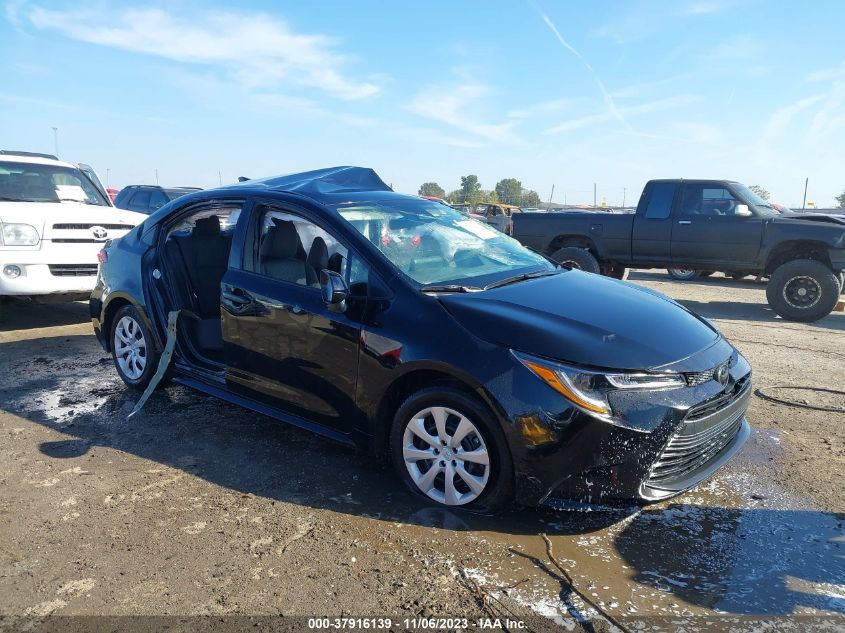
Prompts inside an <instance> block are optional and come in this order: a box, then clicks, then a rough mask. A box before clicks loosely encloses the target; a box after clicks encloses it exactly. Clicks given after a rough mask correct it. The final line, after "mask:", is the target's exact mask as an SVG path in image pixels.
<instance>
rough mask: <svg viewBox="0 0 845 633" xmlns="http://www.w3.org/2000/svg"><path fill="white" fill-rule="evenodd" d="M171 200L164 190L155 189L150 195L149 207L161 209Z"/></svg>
mask: <svg viewBox="0 0 845 633" xmlns="http://www.w3.org/2000/svg"><path fill="white" fill-rule="evenodd" d="M168 202H169V200H168V199H167V196H165V195H164V192H162V191H153V192H152V193H151V195H150V203H149V207H150V208H151V209H153V210H155V209H160V208H161V207H163V206H164V205H166V204H167V203H168Z"/></svg>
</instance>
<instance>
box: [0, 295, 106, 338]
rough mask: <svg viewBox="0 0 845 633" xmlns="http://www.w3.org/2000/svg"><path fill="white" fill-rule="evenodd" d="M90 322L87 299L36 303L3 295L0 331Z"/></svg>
mask: <svg viewBox="0 0 845 633" xmlns="http://www.w3.org/2000/svg"><path fill="white" fill-rule="evenodd" d="M90 322H91V315H90V313H89V312H88V302H87V301H70V302H67V301H66V302H56V303H35V302H32V301H28V300H24V299H16V298H14V297H3V298H2V304H0V332H11V331H13V330H30V329H34V328H42V327H55V326H62V325H75V324H77V323H90Z"/></svg>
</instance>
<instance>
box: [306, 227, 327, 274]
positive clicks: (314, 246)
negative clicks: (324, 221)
mask: <svg viewBox="0 0 845 633" xmlns="http://www.w3.org/2000/svg"><path fill="white" fill-rule="evenodd" d="M306 263H308V264H310V265H311V267H312V268H313V269H314V270H315V271H317V272H318V273H319V272H320V271H321V270H323V269H324V268H328V267H329V249H328V247H327V246H326V241H325V240H324V239H323V238H322V237H319V236H318V237H315V238H314V241H313V242H311V250H310V251H308V259H307V260H306Z"/></svg>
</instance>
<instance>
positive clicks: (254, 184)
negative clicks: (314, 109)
mask: <svg viewBox="0 0 845 633" xmlns="http://www.w3.org/2000/svg"><path fill="white" fill-rule="evenodd" d="M244 190H254V191H261V192H266V191H278V192H290V193H300V194H303V195H305V196H308V197H309V198H313V199H314V200H317V201H319V202H327V203H336V202H340V201H344V200H347V199H354V200H362V199H363V198H362V196H361V195H360V194H367V196H366V197H368V198H370V199H375V198H379V197H394V196H395V197H411V198H416V197H417V196H405V195H403V194H396V193H394V192H393V190H392V189H391V188H390V187H389V186H388V185H387V184H386V183H385V182H384V181H383V180H382V179H381V178H380V177H379V176H378V174H376V172H375V171H373V170H372V169H370V168H368V167H350V166H342V167H327V168H325V169H315V170H313V171H306V172H300V173H295V174H286V175H284V176H271V177H269V178H260V179H256V180H245V181H243V182H239V183H236V184H233V185H227V186H225V187H221V188H218V189H216V190H215V191H233V192H235V191H238V192H240V191H244ZM353 194H358V195H354V196H353ZM386 194H387V195H386ZM350 196H353V197H351V198H350Z"/></svg>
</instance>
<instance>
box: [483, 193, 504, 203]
mask: <svg viewBox="0 0 845 633" xmlns="http://www.w3.org/2000/svg"><path fill="white" fill-rule="evenodd" d="M501 201H502V200H501V198H499V194H498V193H496V190H495V189H493V190H492V191H482V192H481V202H484V203H487V204H498V203H499V202H501Z"/></svg>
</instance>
